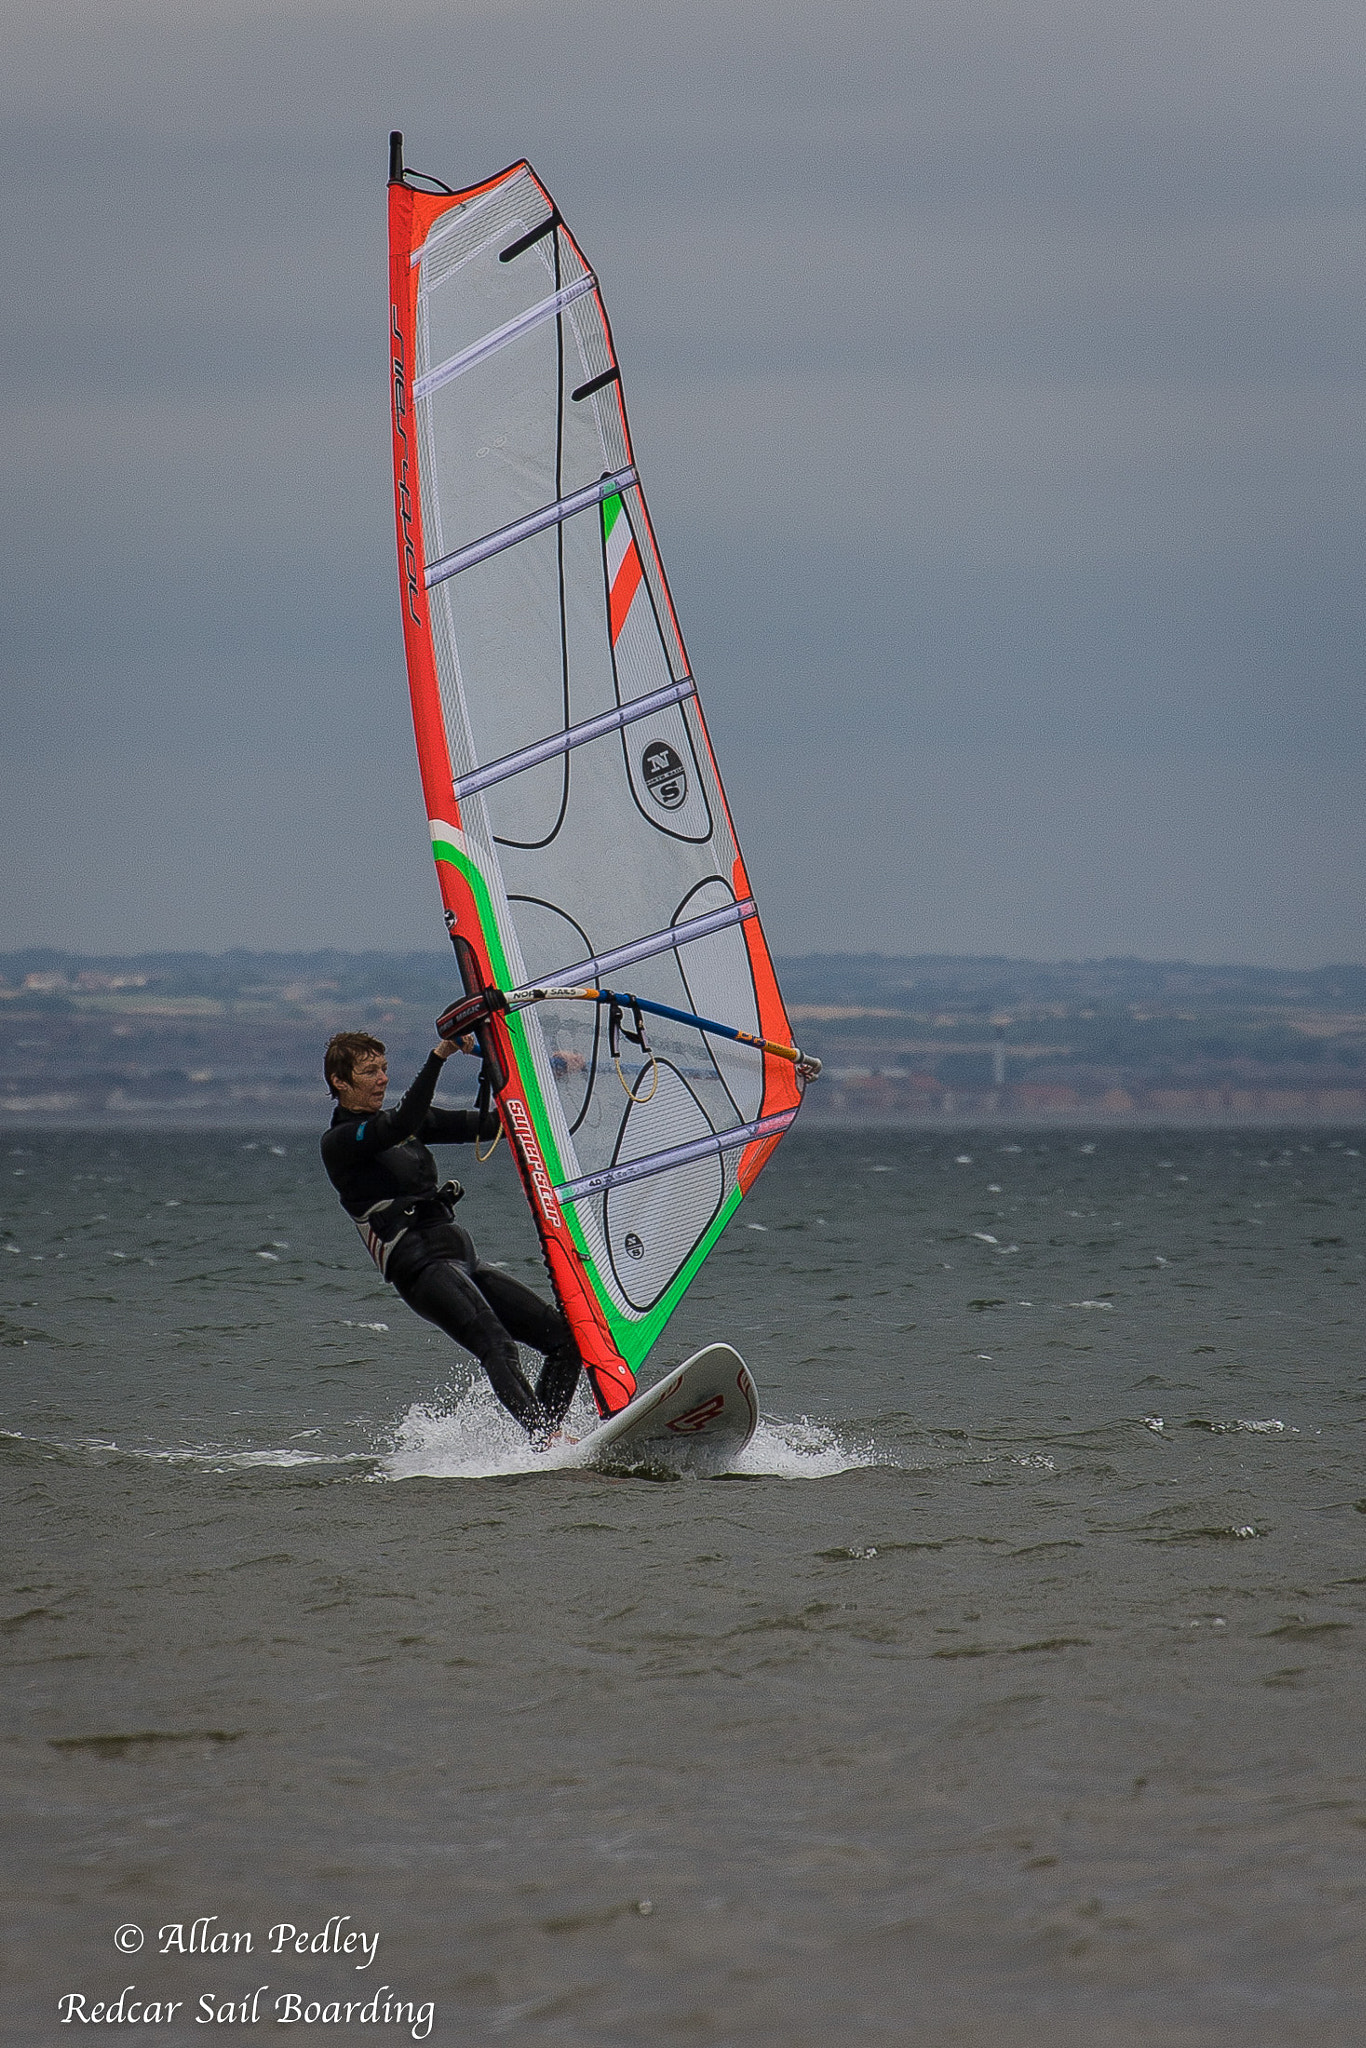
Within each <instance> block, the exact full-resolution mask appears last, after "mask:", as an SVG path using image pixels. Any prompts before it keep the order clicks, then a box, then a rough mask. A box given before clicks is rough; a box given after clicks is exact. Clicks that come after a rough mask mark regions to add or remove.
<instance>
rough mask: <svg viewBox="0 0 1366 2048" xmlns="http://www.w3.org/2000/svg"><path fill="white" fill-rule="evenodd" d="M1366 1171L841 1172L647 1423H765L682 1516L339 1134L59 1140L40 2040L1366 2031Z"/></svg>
mask: <svg viewBox="0 0 1366 2048" xmlns="http://www.w3.org/2000/svg"><path fill="white" fill-rule="evenodd" d="M1363 1151H1366V1141H1363V1139H1362V1136H1361V1134H1359V1133H1354V1132H1351V1131H1346V1130H1344V1131H1322V1130H1315V1131H1313V1132H1296V1131H1283V1132H1259V1131H1234V1130H1223V1131H1218V1132H1194V1131H1185V1132H1180V1133H1173V1132H1116V1131H1106V1130H1100V1131H1096V1132H1092V1133H1087V1132H1085V1131H1071V1130H1069V1131H1066V1132H1058V1131H1049V1132H1030V1131H1024V1132H1016V1133H1010V1132H1002V1131H990V1132H988V1131H981V1130H977V1131H963V1132H934V1133H929V1134H915V1133H910V1134H907V1133H897V1132H875V1131H858V1132H837V1131H821V1130H811V1129H807V1130H799V1131H797V1132H795V1133H794V1134H793V1135H792V1136H791V1137H790V1138H789V1139H788V1140H787V1141H786V1142H785V1144H784V1146H783V1147H782V1148H781V1151H780V1153H779V1155H778V1157H777V1158H776V1160H775V1161H774V1163H773V1164H772V1165H771V1166H770V1167H769V1169H768V1170H767V1171H766V1173H765V1174H764V1176H763V1177H762V1179H761V1180H760V1182H759V1184H758V1186H757V1187H756V1189H755V1190H754V1192H753V1194H752V1195H751V1197H750V1198H749V1200H748V1201H747V1202H746V1203H745V1205H744V1206H743V1208H742V1210H741V1211H740V1215H739V1217H738V1218H737V1220H736V1221H735V1222H734V1223H733V1224H732V1225H731V1227H730V1230H729V1231H728V1233H727V1235H726V1237H725V1239H724V1240H723V1242H722V1245H721V1246H720V1248H719V1249H718V1251H717V1252H716V1254H715V1255H714V1256H713V1257H712V1259H711V1260H710V1261H709V1263H708V1265H707V1267H706V1268H705V1270H704V1273H703V1275H702V1278H701V1279H700V1281H699V1282H698V1284H697V1285H696V1286H695V1287H694V1289H693V1290H692V1293H691V1294H690V1296H689V1297H688V1300H687V1302H686V1303H685V1305H684V1307H683V1309H682V1310H681V1311H680V1312H679V1314H678V1315H677V1316H676V1318H675V1320H674V1323H673V1325H672V1326H671V1328H670V1330H669V1331H668V1333H667V1335H666V1338H665V1340H664V1342H663V1343H662V1344H661V1346H660V1348H659V1353H658V1358H657V1361H655V1362H654V1364H653V1365H652V1367H651V1369H650V1370H649V1371H648V1372H647V1375H646V1376H647V1378H652V1377H655V1376H657V1375H658V1374H659V1373H662V1372H663V1371H664V1369H665V1368H666V1367H667V1366H668V1365H669V1364H672V1363H674V1362H676V1361H677V1360H678V1359H680V1358H682V1357H683V1356H686V1355H687V1353H688V1352H689V1351H690V1350H692V1349H695V1348H697V1347H698V1346H699V1345H701V1344H702V1343H705V1342H707V1341H708V1340H711V1339H714V1338H723V1339H725V1340H727V1341H729V1342H731V1343H733V1344H734V1345H735V1346H736V1347H737V1348H738V1349H739V1350H740V1351H741V1352H742V1353H743V1354H744V1356H745V1357H746V1358H747V1360H748V1362H749V1364H750V1366H751V1368H752V1370H753V1371H754V1374H755V1377H756V1379H757V1381H758V1384H759V1388H760V1394H761V1400H762V1405H763V1421H762V1423H761V1426H760V1429H759V1432H758V1435H757V1436H756V1438H755V1439H754V1441H753V1443H752V1445H751V1446H750V1448H749V1449H748V1450H747V1451H746V1453H745V1454H744V1456H743V1457H742V1458H741V1459H740V1461H739V1462H738V1465H737V1470H736V1472H735V1474H734V1475H733V1476H732V1477H729V1478H727V1479H723V1480H718V1481H710V1482H698V1481H686V1480H685V1481H675V1482H672V1483H661V1482H650V1481H646V1480H623V1479H608V1478H604V1477H600V1476H597V1475H593V1474H588V1473H585V1472H583V1471H581V1470H577V1469H574V1468H573V1467H572V1465H570V1464H567V1463H565V1462H563V1461H558V1462H557V1461H556V1460H555V1459H553V1458H551V1459H547V1458H538V1457H536V1456H535V1455H534V1454H532V1453H531V1452H530V1451H529V1450H528V1448H527V1446H526V1444H525V1442H524V1441H523V1440H522V1439H521V1437H520V1434H519V1433H518V1432H517V1431H516V1430H515V1429H514V1428H513V1426H512V1425H511V1424H510V1422H509V1421H508V1420H507V1418H506V1417H505V1416H504V1415H503V1414H502V1412H501V1411H500V1410H499V1409H498V1407H497V1405H496V1404H495V1403H494V1402H493V1400H492V1398H491V1396H490V1395H489V1394H488V1392H487V1390H486V1389H485V1388H484V1387H483V1386H482V1385H481V1383H480V1382H479V1380H478V1378H477V1376H476V1375H475V1374H474V1373H473V1372H472V1371H471V1368H470V1365H469V1362H468V1361H467V1360H465V1359H464V1358H463V1356H462V1354H460V1353H459V1352H457V1351H456V1350H455V1348H454V1347H453V1346H451V1345H450V1344H449V1342H448V1341H447V1340H446V1339H445V1338H444V1337H442V1336H441V1335H440V1334H439V1333H438V1332H436V1331H435V1330H433V1329H432V1328H431V1327H430V1326H428V1325H425V1324H423V1323H421V1322H420V1321H418V1320H417V1319H416V1318H414V1317H413V1316H412V1315H411V1314H410V1313H409V1312H408V1311H407V1310H406V1309H405V1308H404V1307H403V1305H402V1303H401V1302H400V1301H398V1300H397V1298H396V1297H395V1296H394V1295H393V1294H392V1292H391V1291H389V1290H388V1289H386V1288H385V1287H384V1285H383V1284H382V1283H381V1282H380V1281H379V1279H378V1277H377V1276H376V1275H375V1273H374V1272H373V1270H372V1269H371V1268H370V1267H369V1266H368V1264H367V1262H366V1261H365V1258H364V1254H363V1252H362V1250H361V1248H360V1246H359V1244H358V1242H357V1241H356V1239H355V1236H354V1232H353V1230H352V1228H351V1226H350V1224H349V1223H347V1222H346V1221H345V1219H344V1218H343V1217H342V1215H341V1213H340V1211H339V1210H338V1208H337V1206H336V1203H335V1199H334V1197H333V1196H332V1194H331V1191H330V1189H329V1188H328V1187H327V1185H326V1183H325V1181H324V1180H323V1177H322V1174H321V1169H320V1167H319V1163H318V1158H317V1150H316V1144H315V1142H314V1139H313V1138H312V1136H311V1135H308V1134H303V1133H299V1132H297V1131H277V1132H271V1131H261V1132H245V1133H244V1132H240V1131H238V1132H224V1133H216V1134H215V1133H196V1134H176V1133H165V1132H162V1133H155V1134H154V1133H144V1134H138V1133H134V1132H118V1133H111V1132H109V1131H100V1132H97V1133H91V1134H87V1135H78V1134H72V1133H61V1134H53V1133H41V1132H31V1133H11V1134H9V1135H8V1136H7V1138H6V1139H5V1141H4V1144H3V1147H0V1247H2V1248H0V1360H2V1361H3V1364H4V1390H3V1402H2V1403H0V1430H2V1431H3V1435H0V1470H2V1471H3V1473H4V1481H5V1497H6V1507H5V1544H4V1562H3V1571H4V1581H5V1583H4V1588H3V1609H2V1611H0V1643H3V1646H4V1650H5V1654H6V1656H7V1659H8V1663H9V1683H8V1686H7V1688H6V1693H5V1731H4V1737H5V1755H6V1760H7V1768H6V1772H5V1786H6V1800H7V1806H8V1811H9V1839H10V1848H11V1870H12V1879H11V1882H10V1885H9V1889H8V1892H7V1906H6V1923H7V1925H6V1934H5V1952H6V1955H7V1959H8V1985H7V1988H6V1990H5V1991H4V1992H3V1994H0V2030H3V2038H4V2039H6V2040H13V2041H15V2042H17V2043H22V2044H24V2048H32V2044H38V2043H44V2044H45V2043H48V2042H57V2041H59V2040H67V2039H71V2038H73V2037H74V2038H81V2039H84V2038H89V2037H90V2036H91V2034H93V2035H95V2036H98V2037H99V2038H101V2039H106V2040H116V2041H124V2040H133V2039H137V2040H148V2039H156V2040H158V2041H162V2042H169V2043H173V2044H184V2043H189V2042H191V2041H202V2040H204V2039H205V2038H209V2039H216V2038H220V2036H218V2035H208V2036H206V2035H205V2033H204V2031H203V2030H204V2028H205V2027H206V2026H209V2025H214V2026H217V2027H219V2028H220V2029H223V2030H225V2033H226V2037H230V2038H234V2039H247V2038H251V2039H253V2040H256V2041H260V2042H263V2043H264V2042H269V2041H271V2040H281V2041H288V2040H294V2039H296V2038H297V2039H299V2040H305V2039H308V2040H313V2041H338V2042H343V2041H348V2042H353V2043H358V2042H362V2041H381V2040H383V2041H393V2042H397V2041H400V2040H405V2039H409V2038H430V2039H432V2040H434V2041H441V2042H448V2043H461V2044H464V2043H477V2042H489V2043H510V2044H518V2043H528V2044H530V2043H547V2044H550V2043H570V2044H583V2048H590V2044H591V2048H616V2044H622V2048H628V2044H637V2043H651V2044H653V2043H673V2042H679V2043H696V2044H699V2048H728V2044H737V2048H738V2044H746V2048H748V2044H770V2043H771V2044H773V2048H779V2044H781V2048H807V2044H810V2048H818V2044H819V2048H826V2044H835V2043H840V2044H842V2043H846V2042H852V2041H862V2040H867V2041H870V2042H880V2041H888V2042H914V2043H920V2042H925V2043H931V2042H933V2043H936V2044H938V2043H964V2044H978V2043H980V2044H983V2048H986V2044H992V2048H995V2044H997V2043H1000V2042H1003V2041H1009V2042H1011V2043H1026V2044H1028V2043H1034V2042H1045V2041H1046V2042H1048V2043H1049V2044H1050V2048H1055V2044H1059V2043H1062V2044H1078V2048H1080V2044H1083V2043H1084V2044H1088V2048H1089V2044H1091V2043H1093V2042H1095V2041H1097V2040H1099V2039H1101V2038H1102V2037H1103V2038H1106V2039H1107V2040H1112V2041H1116V2042H1119V2043H1134V2044H1138V2043H1144V2044H1150V2043H1160V2044H1164V2048H1165V2044H1187V2043H1190V2044H1197V2043H1198V2044H1206V2043H1210V2044H1213V2043H1218V2044H1224V2043H1227V2044H1230V2048H1232V2044H1234V2043H1239V2044H1244V2043H1251V2044H1266V2048H1282V2044H1286V2043H1298V2042H1305V2043H1309V2042H1313V2043H1316V2044H1322V2043H1343V2044H1346V2043H1349V2042H1350V2043H1353V2044H1356V2043H1359V2042H1360V2040H1361V2039H1362V2038H1363V2036H1364V2035H1366V1956H1363V1901H1364V1900H1366V1868H1364V1867H1363V1858H1364V1856H1366V1767H1364V1766H1363V1751H1362V1735H1363V1727H1362V1707H1361V1702H1362V1646H1363V1640H1364V1639H1366V1632H1364V1631H1363V1625H1362V1623H1363V1605H1364V1603H1363V1597H1362V1596H1363V1589H1366V1512H1363V1510H1366V1475H1363V1471H1362V1464H1361V1452H1362V1440H1361V1420H1362V1413H1363V1401H1364V1400H1366V1387H1364V1386H1363V1380H1362V1354H1361V1309H1362V1303H1363V1295H1362V1291H1361V1290H1362V1285H1363V1281H1366V1235H1364V1234H1363V1230H1362V1212H1363V1197H1362V1188H1363V1158H1362V1153H1363ZM448 1157H449V1158H450V1160H451V1163H452V1164H453V1165H454V1166H455V1168H456V1170H457V1171H459V1170H460V1168H461V1158H462V1155H456V1154H454V1153H453V1154H450V1155H448ZM465 1177H466V1178H467V1179H468V1181H469V1183H470V1194H469V1197H468V1199H467V1202H466V1205H465V1207H464V1208H463V1209H462V1211H461V1217H462V1221H464V1222H465V1223H466V1224H467V1225H468V1227H469V1228H470V1229H471V1230H472V1231H473V1232H474V1233H475V1235H476V1238H477V1240H478V1242H479V1243H480V1246H481V1249H482V1250H483V1252H484V1255H485V1256H486V1257H489V1258H492V1259H497V1260H500V1261H503V1262H505V1263H506V1265H507V1267H508V1269H509V1270H511V1271H513V1272H515V1273H517V1274H519V1275H520V1276H523V1277H525V1278H526V1279H527V1280H528V1281H530V1282H531V1283H532V1284H533V1285H541V1286H544V1284H545V1283H544V1274H543V1271H542V1268H541V1265H540V1261H539V1257H538V1255H537V1251H536V1247H535V1244H534V1241H533V1239H532V1237H531V1234H530V1226H529V1223H528V1221H527V1218H526V1215H525V1211H524V1206H523V1204H522V1200H521V1196H520V1193H519V1191H518V1189H517V1186H516V1184H515V1181H514V1179H513V1177H512V1175H511V1173H510V1171H509V1170H508V1166H507V1162H506V1158H505V1156H504V1155H500V1156H498V1157H496V1158H495V1161H494V1162H493V1163H492V1164H491V1165H490V1166H488V1167H486V1168H482V1169H481V1168H479V1167H476V1166H475V1165H474V1163H473V1160H472V1158H469V1159H468V1165H467V1171H466V1173H465ZM580 1420H581V1422H582V1423H583V1424H584V1425H585V1426H588V1424H589V1423H590V1422H591V1417H590V1415H589V1413H588V1410H587V1407H586V1405H584V1406H582V1407H581V1412H580ZM129 1929H132V1930H133V1931H132V1933H129V1932H128V1930H129ZM282 1929H290V1930H293V1931H292V1932H291V1933H288V1934H284V1933H282V1932H281V1930H282ZM118 1930H122V1931H121V1932H117V1931H118ZM196 1930H198V1932H197V1931H196ZM116 1932H117V1940H116ZM348 1933H349V1934H357V1935H362V1936H363V1937H364V1940H365V1942H370V1941H371V1940H372V1938H373V1940H374V1942H375V1946H374V1948H373V1950H371V1951H367V1950H366V1949H365V1948H364V1947H363V1946H361V1945H359V1944H358V1943H353V1944H352V1950H353V1951H354V1952H351V1951H347V1950H346V1949H345V1947H344V1939H345V1936H346V1935H347V1934H348ZM215 1943H216V1945H215ZM367 1953H369V1954H370V1955H371V1960H370V1962H368V1963H366V1962H365V1961H364V1956H365V1955H366V1954H367ZM129 1985H132V1986H134V1987H135V1988H134V1990H133V1992H132V1993H131V1994H130V1997H131V1999H132V2000H133V2001H134V2009H137V2010H139V2011H143V2010H144V2009H145V2011H150V2010H152V2009H153V2007H154V2006H155V2009H156V2010H157V2012H158V2014H160V2012H161V2008H162V2005H163V2004H172V2005H174V2004H175V2003H176V2002H177V2001H178V2002H179V2003H178V2005H176V2009H175V2010H174V2011H172V2012H171V2014H170V2017H169V2018H165V2019H163V2018H161V2017H158V2018H157V2019H156V2020H155V2021H149V2020H148V2019H147V2018H146V2017H145V2016H144V2017H143V2018H141V2019H140V2020H138V2021H137V2022H136V2023H129V2024H122V2023H121V2022H120V2019H119V2012H120V2011H122V2015H123V2018H124V2019H125V2020H126V2018H127V2013H128V2010H129V2009H130V2008H129V2006H128V2005H125V2007H124V2008H122V2009H119V2008H117V2000H118V1998H119V1997H120V1995H121V1994H122V1993H123V1991H124V1987H125V1986H129ZM73 1997H74V1998H76V1999H78V2000H84V2001H85V2003H84V2004H77V2005H62V2004H60V2001H61V2000H63V1999H68V2000H69V1999H71V1998H73ZM138 2000H141V2001H143V2002H144V2004H143V2007H137V2006H136V2001H138ZM253 2000H255V2005H254V2006H253V2003H252V2001H253ZM291 2000H292V2001H293V2003H292V2004H291V2003H290V2001H291ZM99 2001H104V2002H105V2003H106V2005H108V2006H109V2007H111V2008H113V2009H114V2012H115V2017H114V2019H113V2020H109V2019H101V2020H99V2021H96V2020H94V2019H92V2017H91V2015H92V2013H93V2011H94V2007H95V2005H96V2003H98V2002H99ZM290 2027H293V2028H296V2029H298V2030H299V2031H298V2033H297V2034H295V2033H282V2032H281V2031H280V2030H281V2029H282V2028H290ZM86 2030H89V2031H88V2032H87V2031H86Z"/></svg>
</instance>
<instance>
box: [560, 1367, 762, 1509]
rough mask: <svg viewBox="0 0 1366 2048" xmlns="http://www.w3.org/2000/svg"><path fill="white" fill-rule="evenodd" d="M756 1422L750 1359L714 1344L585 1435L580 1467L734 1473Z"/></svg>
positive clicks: (577, 1460) (580, 1448) (578, 1458)
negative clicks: (588, 1434)
mask: <svg viewBox="0 0 1366 2048" xmlns="http://www.w3.org/2000/svg"><path fill="white" fill-rule="evenodd" d="M758 1421H759V1395H758V1391H757V1389H756V1388H755V1385H754V1381H753V1380H752V1379H751V1378H750V1374H749V1368H748V1366H747V1365H746V1364H745V1361H744V1359H743V1358H741V1356H740V1354H739V1352H738V1351H732V1350H731V1347H730V1345H729V1344H709V1345H708V1346H707V1348H706V1350H705V1351H697V1352H694V1354H693V1356H692V1357H691V1358H689V1359H687V1360H686V1361H685V1363H684V1364H682V1365H680V1366H677V1367H675V1369H674V1371H673V1372H671V1373H670V1374H669V1375H668V1377H667V1378H665V1379H662V1380H660V1381H659V1383H658V1384H657V1385H656V1386H653V1387H648V1388H647V1389H646V1391H645V1392H644V1393H643V1394H637V1395H636V1397H635V1399H634V1400H633V1401H632V1402H630V1404H629V1405H628V1406H627V1407H625V1408H623V1409H621V1410H620V1412H619V1413H618V1414H616V1415H613V1416H609V1418H608V1420H607V1421H606V1422H604V1423H603V1424H602V1425H601V1426H600V1427H599V1428H597V1429H595V1430H594V1431H593V1432H592V1434H591V1436H586V1437H584V1439H583V1440H582V1442H581V1443H580V1444H579V1446H578V1452H577V1455H576V1457H575V1460H574V1462H575V1463H576V1464H583V1465H589V1466H591V1467H592V1468H593V1470H594V1471H597V1472H642V1473H645V1472H679V1473H682V1472H689V1473H692V1474H693V1475H694V1476H695V1477H697V1478H699V1479H709V1478H713V1477H715V1475H716V1474H717V1473H720V1472H727V1471H729V1470H730V1468H731V1466H732V1464H733V1463H734V1461H735V1459H736V1457H737V1456H738V1455H739V1453H740V1452H741V1451H742V1450H743V1449H744V1447H745V1445H746V1444H747V1443H748V1442H749V1440H750V1438H751V1437H752V1436H753V1434H754V1431H755V1428H756V1426H757V1424H758Z"/></svg>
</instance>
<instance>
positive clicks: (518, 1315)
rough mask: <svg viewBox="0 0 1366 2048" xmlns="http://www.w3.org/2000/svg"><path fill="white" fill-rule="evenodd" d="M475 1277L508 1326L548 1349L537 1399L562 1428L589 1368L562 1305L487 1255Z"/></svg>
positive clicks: (553, 1424) (548, 1420)
mask: <svg viewBox="0 0 1366 2048" xmlns="http://www.w3.org/2000/svg"><path fill="white" fill-rule="evenodd" d="M474 1278H475V1281H476V1284H477V1285H478V1287H479V1290H480V1292H481V1293H482V1294H483V1295H484V1297H485V1299H486V1300H487V1301H488V1302H490V1303H491V1305H492V1307H493V1309H494V1311H495V1312H496V1314H497V1316H498V1320H499V1322H500V1323H501V1324H502V1325H503V1328H504V1329H505V1330H509V1331H510V1332H511V1333H512V1335H513V1336H514V1337H516V1338H517V1339H518V1341H519V1342H520V1343H522V1344H530V1345H533V1346H534V1347H535V1349H536V1350H537V1351H543V1352H544V1353H545V1364H544V1365H543V1366H542V1367H541V1373H540V1378H539V1379H538V1380H537V1382H536V1399H537V1402H538V1403H539V1405H540V1408H541V1411H542V1413H543V1415H544V1416H545V1423H546V1427H547V1428H548V1429H555V1428H558V1426H559V1424H560V1423H561V1422H563V1420H564V1418H565V1416H566V1415H567V1413H568V1412H569V1404H570V1402H571V1401H572V1400H573V1398H574V1389H575V1388H576V1387H577V1386H578V1384H579V1374H580V1372H581V1371H582V1370H583V1363H582V1360H581V1359H580V1357H579V1353H578V1347H577V1346H576V1344H575V1342H574V1339H573V1337H572V1336H571V1335H570V1333H569V1325H568V1323H567V1322H566V1321H565V1319H564V1317H563V1316H562V1315H561V1313H560V1311H559V1310H558V1309H557V1308H552V1307H551V1306H550V1304H549V1302H545V1301H542V1299H541V1297H540V1295H539V1294H534V1293H533V1292H532V1290H531V1289H530V1288H529V1287H526V1286H524V1285H523V1283H522V1282H521V1281H520V1280H514V1279H513V1277H512V1275H511V1273H505V1272H503V1271H502V1269H501V1268H500V1267H498V1266H486V1265H484V1264H483V1263H482V1261H481V1262H480V1264H478V1265H477V1266H476V1267H475V1268H474Z"/></svg>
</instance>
